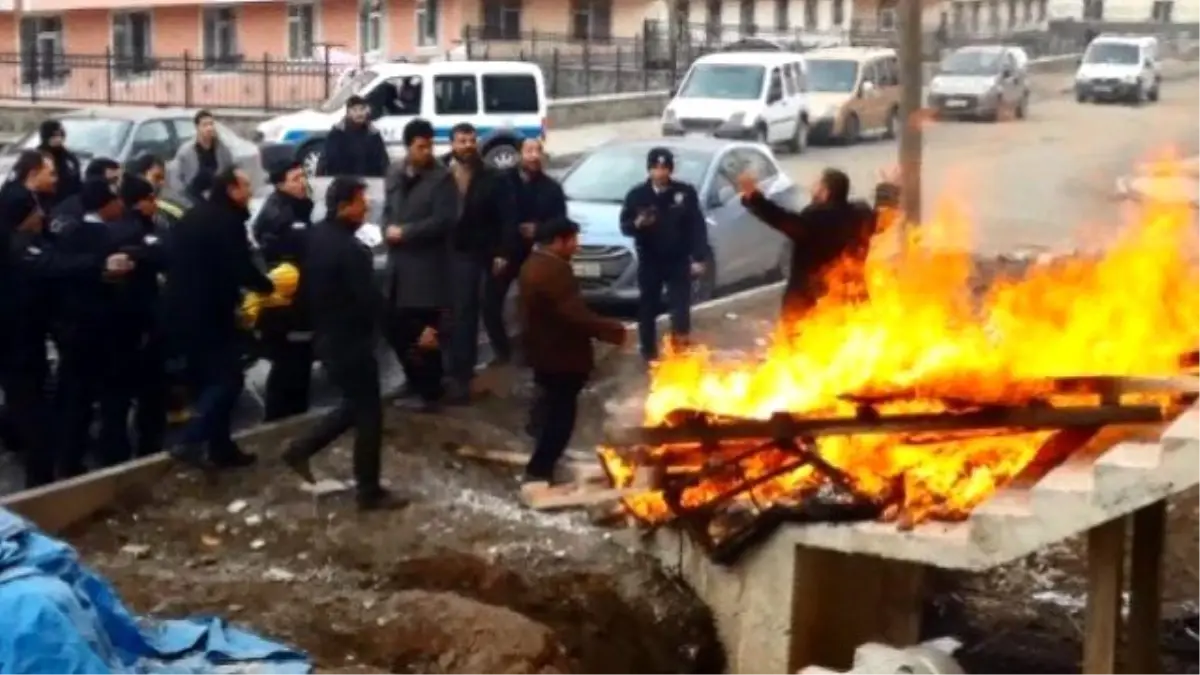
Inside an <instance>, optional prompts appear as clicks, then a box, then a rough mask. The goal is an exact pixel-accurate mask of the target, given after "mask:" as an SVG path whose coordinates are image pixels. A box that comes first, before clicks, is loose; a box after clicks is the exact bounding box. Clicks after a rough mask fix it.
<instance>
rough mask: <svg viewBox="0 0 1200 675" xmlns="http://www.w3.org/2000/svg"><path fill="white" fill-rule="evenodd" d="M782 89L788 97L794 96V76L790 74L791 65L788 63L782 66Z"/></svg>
mask: <svg viewBox="0 0 1200 675" xmlns="http://www.w3.org/2000/svg"><path fill="white" fill-rule="evenodd" d="M783 88H784V91H786V92H787V95H788V96H795V95H796V91H797V90H796V76H795V74H794V73H793V72H792V64H790V63H788V64H785V65H784V66H783Z"/></svg>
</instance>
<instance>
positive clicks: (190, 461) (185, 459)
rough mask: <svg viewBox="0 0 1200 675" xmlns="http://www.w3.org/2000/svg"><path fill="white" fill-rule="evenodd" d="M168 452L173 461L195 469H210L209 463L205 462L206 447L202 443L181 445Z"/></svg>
mask: <svg viewBox="0 0 1200 675" xmlns="http://www.w3.org/2000/svg"><path fill="white" fill-rule="evenodd" d="M168 452H169V453H170V455H171V458H172V459H174V460H175V461H177V462H180V463H183V464H186V465H188V466H190V467H192V468H193V469H206V468H208V462H206V461H205V453H204V445H202V444H200V443H181V444H179V445H176V446H174V447H172V448H171V449H170V450H169V451H168Z"/></svg>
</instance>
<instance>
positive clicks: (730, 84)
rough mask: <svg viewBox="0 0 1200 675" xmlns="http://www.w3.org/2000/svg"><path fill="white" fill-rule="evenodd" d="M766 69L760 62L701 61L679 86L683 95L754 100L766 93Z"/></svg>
mask: <svg viewBox="0 0 1200 675" xmlns="http://www.w3.org/2000/svg"><path fill="white" fill-rule="evenodd" d="M766 72H767V71H766V68H764V67H762V66H756V65H752V64H751V65H726V64H719V63H700V64H697V65H696V66H694V67H693V68H692V72H691V73H689V74H688V76H687V80H686V81H684V83H683V86H682V87H680V88H679V94H678V97H679V98H720V99H726V100H729V99H734V100H744V101H752V100H756V99H758V98H759V97H760V96H762V89H763V77H765V75H766Z"/></svg>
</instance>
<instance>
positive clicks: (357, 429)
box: [283, 178, 405, 510]
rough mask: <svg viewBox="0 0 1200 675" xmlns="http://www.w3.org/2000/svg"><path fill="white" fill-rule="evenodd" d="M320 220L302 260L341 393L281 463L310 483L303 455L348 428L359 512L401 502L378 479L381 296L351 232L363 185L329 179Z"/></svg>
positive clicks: (323, 351)
mask: <svg viewBox="0 0 1200 675" xmlns="http://www.w3.org/2000/svg"><path fill="white" fill-rule="evenodd" d="M326 206H327V212H328V214H329V215H328V217H327V218H326V219H325V220H324V221H322V222H321V223H320V224H318V225H317V226H315V227H314V228H313V231H312V234H311V235H310V239H309V246H308V254H307V255H306V257H305V264H304V274H306V275H307V276H308V281H307V282H306V284H305V287H304V291H305V292H306V293H307V294H308V301H309V307H310V309H311V311H312V323H313V328H314V330H315V333H316V336H315V346H316V353H317V356H318V357H319V358H320V359H321V363H322V364H323V365H324V367H325V372H326V373H328V375H329V379H330V380H331V381H332V383H333V385H334V386H335V387H337V389H338V391H339V393H340V394H341V396H342V399H341V402H340V403H339V404H338V406H337V407H336V408H334V409H333V410H332V411H330V412H329V413H326V414H325V416H324V417H322V418H321V419H320V420H318V421H317V423H316V424H315V425H314V426H313V427H312V428H311V430H310V431H309V432H308V433H307V434H306V435H304V436H303V437H301V438H298V439H296V440H295V441H294V442H292V443H291V444H289V446H288V447H287V449H286V450H285V451H284V454H283V460H284V462H285V463H286V464H287V465H288V466H289V467H291V468H292V470H293V471H295V472H296V473H297V474H298V475H299V476H300V477H301V479H303V480H304V481H305V482H306V483H315V482H316V480H315V477H314V476H313V473H312V469H311V468H310V466H309V460H310V459H311V458H312V457H313V456H314V455H316V454H317V453H318V452H320V451H321V450H323V449H324V448H326V447H328V446H329V445H330V444H331V443H333V442H334V441H335V440H336V439H337V438H338V437H339V436H341V435H342V434H344V433H346V432H347V431H349V430H350V429H354V479H355V488H356V490H357V492H358V506H359V508H360V509H366V510H370V509H379V508H384V507H388V506H402V505H404V503H405V501H404V500H403V499H400V498H397V497H395V496H394V495H393V494H392V493H390V492H388V491H387V490H385V489H384V488H383V486H382V485H381V484H380V478H379V473H380V459H381V458H380V453H381V447H382V443H383V408H382V405H383V404H382V402H381V400H380V391H379V363H378V361H377V360H376V357H375V344H376V340H378V338H379V328H380V326H379V318H380V314H381V310H382V309H383V307H382V302H383V298H382V297H381V295H380V293H379V287H378V285H377V284H376V281H375V275H374V266H373V264H372V260H371V258H372V256H371V251H370V249H368V248H367V246H366V245H365V244H363V243H362V242H360V241H359V240H358V238H357V237H355V232H356V231H357V230H358V228H359V227H361V226H362V224H363V221H364V220H365V218H366V215H367V198H366V186H365V185H364V184H363V183H362V182H361V181H359V180H357V179H353V178H337V179H335V180H334V181H333V183H332V184H331V185H330V186H329V191H328V192H327V193H326Z"/></svg>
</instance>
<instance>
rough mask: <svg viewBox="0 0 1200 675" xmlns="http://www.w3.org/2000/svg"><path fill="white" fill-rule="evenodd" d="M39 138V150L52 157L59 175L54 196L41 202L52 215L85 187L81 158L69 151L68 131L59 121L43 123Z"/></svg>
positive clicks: (39, 130)
mask: <svg viewBox="0 0 1200 675" xmlns="http://www.w3.org/2000/svg"><path fill="white" fill-rule="evenodd" d="M38 136H39V137H40V138H41V141H42V142H41V144H40V145H38V150H40V151H42V152H44V153H46V154H47V155H49V156H50V158H51V159H52V160H53V161H54V168H55V170H56V171H57V173H58V186H57V188H55V190H54V193H53V194H52V195H47V197H46V198H43V199H42V202H41V205H42V209H43V210H45V211H46V213H50V212H52V211H53V210H54V207H55V206H58V204H59V203H61V202H62V201H63V200H65V199H66V198H67V197H70V196H71V195H74V194H78V193H79V191H80V189H82V187H83V181H82V179H81V178H80V165H79V158H78V157H76V156H75V153H73V152H71V151H70V150H68V149H67V130H66V129H64V128H63V125H62V122H59V121H58V120H46V121H44V122H42V125H41V126H40V127H39V128H38Z"/></svg>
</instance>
